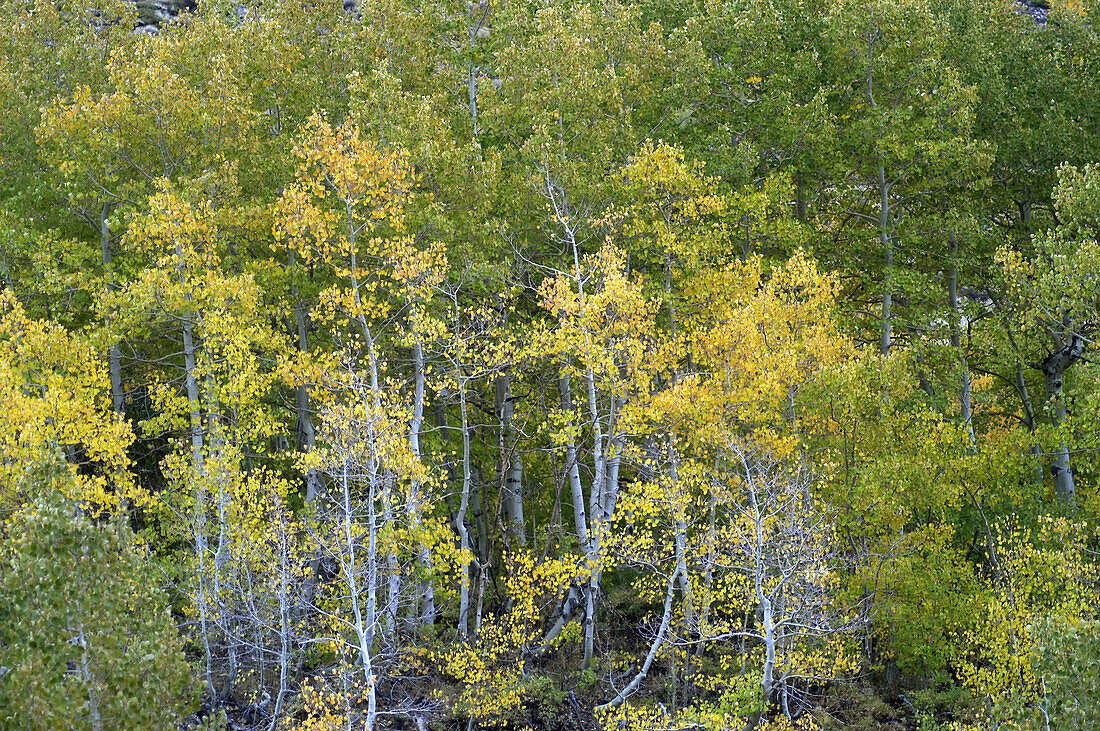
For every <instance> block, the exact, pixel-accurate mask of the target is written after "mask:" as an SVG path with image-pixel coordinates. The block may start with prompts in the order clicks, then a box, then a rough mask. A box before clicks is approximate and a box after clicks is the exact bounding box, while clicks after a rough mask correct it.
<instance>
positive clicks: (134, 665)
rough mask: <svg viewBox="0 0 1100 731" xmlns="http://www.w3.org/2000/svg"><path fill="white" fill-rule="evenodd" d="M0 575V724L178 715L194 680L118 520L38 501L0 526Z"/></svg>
mask: <svg viewBox="0 0 1100 731" xmlns="http://www.w3.org/2000/svg"><path fill="white" fill-rule="evenodd" d="M8 530H9V531H10V535H9V537H8V538H7V540H6V541H5V542H4V546H3V557H2V561H3V572H2V579H0V605H2V606H3V609H2V610H0V665H2V666H4V668H5V674H4V677H3V682H2V683H0V715H3V723H4V725H5V726H6V727H11V728H15V727H19V728H28V729H30V728H34V729H56V728H73V729H79V728H87V729H105V728H118V729H148V728H164V727H166V726H168V725H170V724H173V723H177V722H179V721H180V720H181V719H182V717H183V716H184V715H185V714H186V713H187V712H188V711H189V710H190V702H191V698H192V694H191V693H192V689H193V686H192V683H191V675H190V670H189V668H188V666H187V663H186V661H185V659H184V656H183V652H182V649H181V643H180V639H179V637H178V635H177V633H176V630H175V627H174V626H173V623H172V620H171V617H170V616H169V614H168V606H167V602H166V599H165V596H164V594H163V592H162V591H161V590H160V588H159V587H158V586H157V583H156V582H155V581H154V580H152V578H153V577H152V576H150V575H149V573H148V572H149V568H150V567H149V564H147V563H146V561H145V560H144V558H143V556H142V552H141V550H140V548H139V547H138V546H136V545H135V544H134V540H135V539H134V536H133V534H132V533H131V532H130V530H129V529H128V528H127V527H126V526H125V524H124V523H122V522H120V521H119V520H112V521H110V522H106V523H96V522H94V521H93V520H91V519H90V518H88V517H87V516H85V515H83V514H82V513H81V512H80V511H79V509H78V508H77V506H76V504H75V503H73V502H70V501H67V500H64V499H62V498H60V497H59V496H56V495H55V496H53V497H52V498H42V499H40V500H38V501H36V502H35V503H33V504H32V505H30V506H28V507H27V508H26V509H24V510H23V511H21V512H20V513H19V514H18V515H17V516H16V517H15V518H14V519H13V520H12V521H11V523H9V526H8Z"/></svg>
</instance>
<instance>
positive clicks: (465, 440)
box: [455, 365, 473, 637]
mask: <svg viewBox="0 0 1100 731" xmlns="http://www.w3.org/2000/svg"><path fill="white" fill-rule="evenodd" d="M455 375H456V377H457V379H458V410H459V416H460V418H461V422H462V497H461V498H460V502H459V508H458V513H457V514H456V515H455V530H456V531H458V537H459V547H460V548H461V549H462V552H463V555H468V554H469V553H470V531H469V528H467V526H466V513H467V511H468V510H469V507H470V493H471V488H472V483H473V471H472V468H471V465H470V420H469V414H468V412H467V407H466V382H465V380H464V379H463V376H462V369H461V368H460V367H458V366H457V365H456V374H455ZM471 563H472V562H470V561H464V562H463V564H462V576H461V578H460V584H459V594H458V634H459V636H460V637H469V636H470V567H471Z"/></svg>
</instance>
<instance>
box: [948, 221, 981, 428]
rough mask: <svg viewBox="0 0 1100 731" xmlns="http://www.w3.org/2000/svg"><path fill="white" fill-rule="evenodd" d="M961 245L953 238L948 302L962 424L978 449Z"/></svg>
mask: <svg viewBox="0 0 1100 731" xmlns="http://www.w3.org/2000/svg"><path fill="white" fill-rule="evenodd" d="M958 250H959V244H958V241H957V240H956V238H955V236H954V235H952V236H951V263H950V265H949V268H948V270H947V300H948V305H949V306H950V308H951V347H952V348H954V350H955V352H956V353H958V357H959V369H960V373H961V377H960V384H959V412H960V416H961V417H962V422H963V424H964V425H965V426H966V435H967V437H968V438H969V440H970V448H971V449H976V448H977V444H978V443H977V439H976V438H975V436H974V423H973V421H972V418H973V408H972V404H971V385H970V365H969V363H968V362H967V357H966V350H965V349H964V348H963V346H962V326H963V319H964V318H963V314H962V309H961V308H960V307H959V283H958V271H957V269H956V267H955V256H957V254H958Z"/></svg>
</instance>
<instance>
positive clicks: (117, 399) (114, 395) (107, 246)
mask: <svg viewBox="0 0 1100 731" xmlns="http://www.w3.org/2000/svg"><path fill="white" fill-rule="evenodd" d="M110 213H111V205H110V204H109V203H104V204H103V209H102V211H101V212H100V214H99V245H100V249H101V250H102V252H103V269H104V271H105V273H106V276H107V289H108V290H110V291H114V290H115V289H117V285H116V284H115V282H114V276H113V274H112V272H111V259H112V256H111V229H110V227H109V226H108V225H107V217H108V216H109V215H110ZM112 319H114V318H113V315H107V318H106V320H107V323H108V324H109V323H110V322H111V320H112ZM107 363H108V365H107V369H108V372H109V374H110V379H111V405H112V406H113V407H114V410H115V413H116V414H119V415H120V416H121V415H122V414H123V413H124V411H125V394H124V393H123V391H122V349H121V348H120V347H119V344H118V341H117V340H115V339H114V338H113V337H112V338H111V350H110V353H109V354H108V356H107Z"/></svg>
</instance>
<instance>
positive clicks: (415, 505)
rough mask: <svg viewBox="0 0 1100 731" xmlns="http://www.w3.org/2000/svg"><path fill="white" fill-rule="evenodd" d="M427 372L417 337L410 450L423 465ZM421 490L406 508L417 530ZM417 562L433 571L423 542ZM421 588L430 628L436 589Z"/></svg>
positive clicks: (427, 583) (424, 583) (427, 584)
mask: <svg viewBox="0 0 1100 731" xmlns="http://www.w3.org/2000/svg"><path fill="white" fill-rule="evenodd" d="M425 373H426V368H425V365H424V347H423V345H422V344H421V342H420V339H419V338H417V340H416V342H415V343H414V345H413V377H414V389H413V411H412V419H411V420H410V421H409V448H410V449H411V450H412V454H413V458H414V459H415V460H416V461H417V462H420V459H421V454H420V432H421V430H422V428H423V425H424V402H425V396H424V392H425V387H424V381H425ZM421 487H422V486H421V485H420V484H419V483H417V482H415V481H414V482H413V483H412V484H411V485H410V486H409V497H408V502H407V505H406V508H407V512H408V513H409V517H410V520H411V522H412V525H413V527H414V528H416V527H417V526H419V525H420V511H421V506H420V500H421V496H420V489H421ZM417 563H419V565H420V570H421V571H423V572H424V573H425V574H428V573H430V572H431V569H432V555H431V552H430V551H429V550H428V547H427V546H426V545H424V543H420V544H419V546H418V547H417ZM419 589H420V591H419V597H418V601H417V602H416V603H417V604H419V610H420V611H419V618H418V622H419V623H420V624H421V625H423V626H430V625H432V624H434V623H435V589H434V588H433V586H432V582H431V579H430V578H424V579H423V580H421V582H420V587H419Z"/></svg>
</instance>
